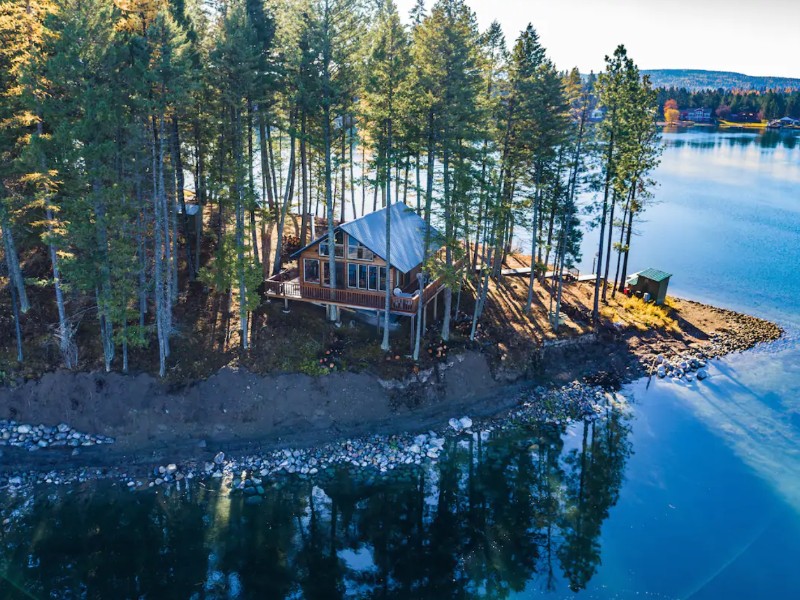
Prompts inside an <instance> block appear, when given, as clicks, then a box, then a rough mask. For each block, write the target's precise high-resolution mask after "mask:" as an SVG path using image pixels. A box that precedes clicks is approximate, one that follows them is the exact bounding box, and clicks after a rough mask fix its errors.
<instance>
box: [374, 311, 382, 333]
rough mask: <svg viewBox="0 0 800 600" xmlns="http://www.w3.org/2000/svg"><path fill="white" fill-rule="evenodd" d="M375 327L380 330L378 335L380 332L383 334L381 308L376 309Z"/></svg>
mask: <svg viewBox="0 0 800 600" xmlns="http://www.w3.org/2000/svg"><path fill="white" fill-rule="evenodd" d="M375 328H376V330H377V332H378V335H379V336H380V334H381V311H380V310H376V311H375Z"/></svg>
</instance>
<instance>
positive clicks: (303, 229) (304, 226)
mask: <svg viewBox="0 0 800 600" xmlns="http://www.w3.org/2000/svg"><path fill="white" fill-rule="evenodd" d="M307 168H308V156H307V154H306V113H305V111H302V113H301V115H300V184H301V186H302V188H303V190H302V194H303V206H302V209H301V210H302V212H303V215H302V216H301V218H300V247H301V248H303V247H304V246H305V245H306V240H307V232H308V213H309V207H308V177H307V175H306V170H307ZM354 210H355V209H354Z"/></svg>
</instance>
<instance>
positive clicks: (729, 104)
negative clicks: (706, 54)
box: [656, 87, 800, 119]
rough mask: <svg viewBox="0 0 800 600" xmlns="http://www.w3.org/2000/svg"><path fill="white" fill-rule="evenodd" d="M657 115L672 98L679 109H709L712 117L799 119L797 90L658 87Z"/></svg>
mask: <svg viewBox="0 0 800 600" xmlns="http://www.w3.org/2000/svg"><path fill="white" fill-rule="evenodd" d="M656 92H657V94H658V106H659V115H662V114H664V103H665V102H666V101H667V100H670V99H674V100H675V101H676V102H677V103H678V110H680V111H684V110H687V109H690V108H701V107H703V108H710V109H711V112H712V114H713V116H714V117H716V118H721V119H727V118H729V117H730V116H731V115H752V116H753V117H756V118H758V119H780V118H782V117H792V118H793V119H800V91H798V90H795V91H792V92H775V91H769V92H757V91H746V90H724V89H722V88H720V89H716V90H698V91H691V90H689V89H687V88H683V87H682V88H675V87H670V88H663V87H662V88H658V89H657V90H656Z"/></svg>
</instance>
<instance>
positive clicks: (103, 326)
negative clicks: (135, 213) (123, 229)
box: [93, 181, 114, 373]
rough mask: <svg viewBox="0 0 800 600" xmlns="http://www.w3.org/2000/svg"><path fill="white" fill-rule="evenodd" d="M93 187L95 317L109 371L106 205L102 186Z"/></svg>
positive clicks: (110, 338) (111, 357) (111, 328)
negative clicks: (97, 272) (97, 281)
mask: <svg viewBox="0 0 800 600" xmlns="http://www.w3.org/2000/svg"><path fill="white" fill-rule="evenodd" d="M93 188H94V190H93V191H94V194H93V195H94V216H95V231H96V237H97V257H98V259H99V268H100V287H99V288H98V287H95V297H96V299H97V317H98V319H99V321H100V340H101V342H102V346H103V358H104V362H105V369H106V373H108V372H110V371H111V362H112V361H113V360H114V338H113V334H114V324H113V320H112V315H111V270H110V267H109V264H108V260H109V259H108V230H107V223H106V207H105V203H104V199H103V198H101V195H102V186H101V184H100V182H99V181H95V182H94V184H93Z"/></svg>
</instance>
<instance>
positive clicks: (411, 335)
mask: <svg viewBox="0 0 800 600" xmlns="http://www.w3.org/2000/svg"><path fill="white" fill-rule="evenodd" d="M415 319H416V317H415V316H414V315H411V319H410V323H411V331H409V332H408V342H409V345H410V348H411V349H410V350H409V352H411V354H414V331H415V328H414V324H415Z"/></svg>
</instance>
